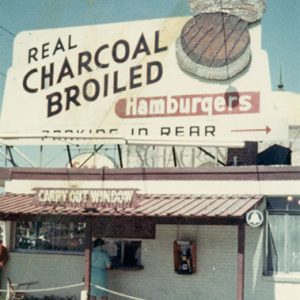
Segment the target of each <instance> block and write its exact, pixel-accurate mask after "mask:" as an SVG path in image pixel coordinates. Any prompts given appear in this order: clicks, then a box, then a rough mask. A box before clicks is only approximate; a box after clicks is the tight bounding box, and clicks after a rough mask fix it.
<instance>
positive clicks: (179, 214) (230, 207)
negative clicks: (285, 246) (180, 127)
mask: <svg viewBox="0 0 300 300" xmlns="http://www.w3.org/2000/svg"><path fill="white" fill-rule="evenodd" d="M35 197H36V194H13V193H6V194H3V195H1V196H0V219H2V220H3V219H16V218H18V219H21V218H22V217H25V216H32V217H34V216H43V215H44V216H48V215H56V216H57V215H60V216H70V217H73V216H74V217H85V216H95V217H96V216H110V217H114V216H116V217H119V216H123V217H127V216H132V217H159V218H174V217H175V218H222V219H223V218H241V217H243V216H244V214H245V213H247V212H248V211H249V210H251V209H253V208H254V207H256V206H258V205H259V204H260V202H261V200H262V198H263V196H262V195H238V194H231V195H228V194H227V195H196V194H190V195H188V194H137V205H136V206H135V207H127V208H126V207H118V208H116V207H114V208H108V207H98V208H94V209H92V210H87V209H85V208H84V207H64V206H42V205H36V201H35V200H36V198H35Z"/></svg>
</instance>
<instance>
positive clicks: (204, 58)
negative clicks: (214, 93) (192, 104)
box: [176, 0, 265, 80]
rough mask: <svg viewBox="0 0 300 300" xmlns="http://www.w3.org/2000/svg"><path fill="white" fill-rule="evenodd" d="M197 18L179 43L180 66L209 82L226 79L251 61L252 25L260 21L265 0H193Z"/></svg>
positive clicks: (186, 27)
mask: <svg viewBox="0 0 300 300" xmlns="http://www.w3.org/2000/svg"><path fill="white" fill-rule="evenodd" d="M189 3H190V7H191V10H192V13H193V15H194V16H193V18H192V19H190V20H189V21H188V22H187V23H186V24H185V25H184V26H183V28H182V31H181V35H180V37H179V38H178V39H177V42H176V57H177V61H178V64H179V66H180V67H181V68H182V69H183V70H185V71H187V72H189V73H192V74H193V75H195V76H197V77H200V78H205V79H209V80H226V79H230V78H232V77H234V76H235V75H237V74H239V73H240V72H241V71H243V70H244V69H245V68H246V67H247V66H248V65H249V63H250V61H251V49H250V34H249V29H248V24H249V23H253V22H256V21H258V20H259V19H260V18H261V17H262V15H263V13H264V10H265V0H190V1H189Z"/></svg>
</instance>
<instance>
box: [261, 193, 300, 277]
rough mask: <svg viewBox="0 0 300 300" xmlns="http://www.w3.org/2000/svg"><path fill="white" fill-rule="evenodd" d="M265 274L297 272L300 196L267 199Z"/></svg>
mask: <svg viewBox="0 0 300 300" xmlns="http://www.w3.org/2000/svg"><path fill="white" fill-rule="evenodd" d="M267 213H268V222H267V228H266V232H267V241H266V242H267V243H266V245H267V257H266V275H271V274H274V273H293V272H300V235H299V232H300V196H290V197H269V198H267Z"/></svg>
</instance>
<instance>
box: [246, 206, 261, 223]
mask: <svg viewBox="0 0 300 300" xmlns="http://www.w3.org/2000/svg"><path fill="white" fill-rule="evenodd" d="M246 221H247V224H248V225H249V226H251V227H259V226H260V225H261V224H262V223H263V222H264V216H263V214H262V213H261V211H259V210H257V209H254V210H251V211H249V212H248V213H247V215H246Z"/></svg>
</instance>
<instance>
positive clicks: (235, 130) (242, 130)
mask: <svg viewBox="0 0 300 300" xmlns="http://www.w3.org/2000/svg"><path fill="white" fill-rule="evenodd" d="M249 131H250V132H253V131H265V132H266V134H268V133H269V132H270V131H271V128H270V127H269V126H268V125H266V128H258V129H255V128H254V129H233V130H231V132H249Z"/></svg>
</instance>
